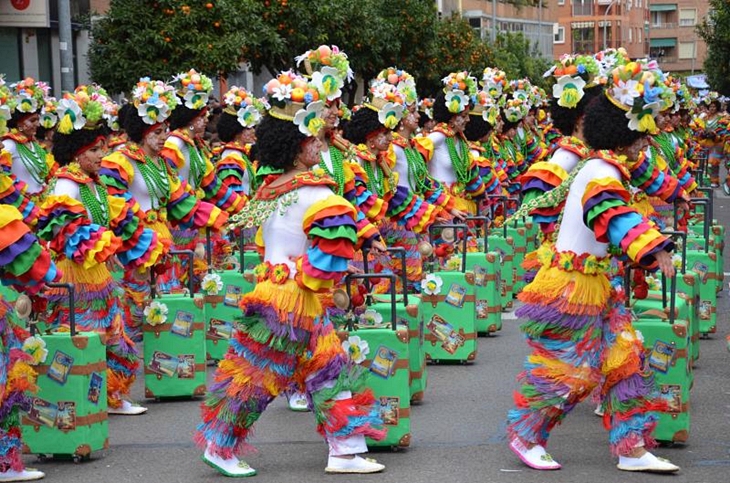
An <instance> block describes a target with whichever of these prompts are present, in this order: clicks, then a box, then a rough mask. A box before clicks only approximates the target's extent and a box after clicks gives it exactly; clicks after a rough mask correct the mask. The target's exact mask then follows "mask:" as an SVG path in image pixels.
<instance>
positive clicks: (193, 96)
mask: <svg viewBox="0 0 730 483" xmlns="http://www.w3.org/2000/svg"><path fill="white" fill-rule="evenodd" d="M172 83H173V84H174V85H175V88H176V90H177V95H178V96H180V97H181V98H182V100H183V103H184V104H185V107H187V108H188V109H194V110H196V111H199V110H201V109H204V108H205V107H206V105H207V104H208V97H209V96H210V93H211V92H212V91H213V82H212V81H211V80H210V78H209V77H208V76H206V75H203V74H199V73H198V72H197V71H196V70H195V69H190V70H189V71H187V72H183V73H181V74H178V75H176V76H175V78H174V79H173V80H172Z"/></svg>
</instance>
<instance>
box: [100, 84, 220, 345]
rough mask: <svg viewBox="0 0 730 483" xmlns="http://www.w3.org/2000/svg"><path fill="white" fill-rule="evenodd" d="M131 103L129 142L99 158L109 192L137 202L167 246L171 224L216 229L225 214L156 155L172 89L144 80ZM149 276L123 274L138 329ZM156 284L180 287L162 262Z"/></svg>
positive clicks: (172, 288)
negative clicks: (200, 197) (196, 195)
mask: <svg viewBox="0 0 730 483" xmlns="http://www.w3.org/2000/svg"><path fill="white" fill-rule="evenodd" d="M132 105H133V109H134V110H133V111H132V112H131V113H129V115H128V116H127V117H126V118H125V126H124V130H125V132H126V133H127V137H128V140H127V143H126V144H125V146H124V147H123V148H121V149H119V150H117V151H115V152H114V153H112V154H110V155H108V156H106V157H105V158H104V159H103V160H102V164H101V171H100V174H101V179H102V180H103V182H104V183H105V184H106V185H107V186H108V189H109V192H110V193H111V194H113V195H115V196H120V197H123V198H130V199H131V200H132V201H133V202H135V203H137V204H138V205H139V207H140V209H141V218H142V222H143V223H144V226H145V227H147V228H149V229H151V230H153V231H155V232H156V233H157V236H158V238H159V239H160V240H161V241H162V242H163V243H164V244H165V245H167V246H171V245H172V243H173V240H172V234H171V233H170V229H171V227H173V226H179V227H181V228H183V229H195V230H199V229H201V228H210V229H211V230H213V231H214V232H215V231H219V230H220V229H221V227H222V226H223V224H224V223H225V222H226V221H227V220H228V215H227V214H226V213H224V212H221V210H220V209H219V208H217V207H215V206H214V205H212V204H210V203H207V202H205V201H200V200H198V199H197V198H195V196H194V195H193V194H192V193H191V190H190V189H187V183H186V182H183V181H181V180H180V179H179V178H178V177H177V176H176V175H175V174H174V173H173V172H172V170H171V169H170V168H169V167H168V166H167V164H166V163H165V160H164V159H162V158H161V157H160V151H161V150H162V147H163V145H164V143H165V139H166V138H167V123H166V121H167V119H168V118H169V116H170V113H171V112H172V111H173V110H174V109H176V108H177V107H178V100H177V97H176V95H175V91H174V88H173V87H172V86H169V85H167V84H165V83H164V82H162V81H153V80H150V79H149V78H147V77H145V78H142V79H140V80H139V82H138V83H137V85H136V86H134V88H133V89H132ZM167 268H169V267H167ZM149 280H150V279H149V276H148V273H147V272H145V271H139V270H136V271H132V270H127V271H125V274H124V279H123V282H122V284H123V286H124V290H125V293H126V295H127V300H128V301H129V303H130V304H131V305H132V318H131V320H132V326H133V328H134V329H135V331H136V332H139V330H138V327H139V325H140V324H141V323H142V322H143V320H144V317H143V310H144V308H145V307H146V306H147V304H148V302H149V296H150V286H149ZM157 285H158V287H157V290H158V291H159V292H171V291H175V290H177V289H180V288H182V284H181V282H180V280H179V279H178V278H176V276H175V274H173V273H171V271H170V270H167V269H165V265H161V266H160V269H159V270H158V276H157ZM138 335H140V336H141V334H138Z"/></svg>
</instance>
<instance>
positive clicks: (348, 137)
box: [0, 45, 730, 481]
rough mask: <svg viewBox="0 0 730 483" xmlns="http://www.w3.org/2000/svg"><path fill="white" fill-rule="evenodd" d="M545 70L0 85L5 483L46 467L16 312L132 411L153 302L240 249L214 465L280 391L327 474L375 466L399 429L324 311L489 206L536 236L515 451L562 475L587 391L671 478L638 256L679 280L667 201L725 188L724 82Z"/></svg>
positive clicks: (0, 392)
mask: <svg viewBox="0 0 730 483" xmlns="http://www.w3.org/2000/svg"><path fill="white" fill-rule="evenodd" d="M355 67H356V66H355ZM446 74H447V75H446ZM545 76H546V77H548V78H550V81H551V83H552V88H551V90H549V91H548V92H546V91H544V90H543V89H541V88H539V87H537V86H536V85H534V84H533V83H531V82H530V80H529V79H509V78H507V76H506V75H505V73H504V72H503V71H501V70H499V69H498V68H495V67H486V68H485V69H484V70H483V71H482V72H466V71H464V72H452V73H445V77H444V78H443V88H442V89H441V90H440V91H438V92H437V93H436V95H435V97H433V98H423V97H419V95H418V93H417V91H416V82H415V79H414V78H413V77H412V76H411V75H410V74H408V73H407V72H406V71H404V70H401V69H399V68H398V67H395V66H393V67H387V68H384V69H383V70H382V71H381V72H380V73H379V74H378V75H377V77H376V78H375V79H372V80H371V81H370V82H369V88H368V90H367V93H366V95H365V96H364V98H363V100H362V103H361V104H359V105H357V106H355V107H354V108H352V110H350V109H348V107H347V106H346V105H345V103H344V102H343V99H342V95H343V90H344V89H345V86H346V85H347V84H348V82H350V81H351V80H352V79H353V78H354V73H353V70H352V69H351V67H350V64H349V62H348V59H347V55H346V54H345V53H344V52H342V51H340V50H339V49H337V48H336V47H334V46H326V45H322V46H319V47H317V48H314V49H313V50H310V51H307V52H305V53H303V54H302V55H301V56H299V57H297V58H296V59H294V62H293V64H292V69H291V70H287V71H284V72H281V73H279V74H278V75H277V76H276V77H274V78H273V79H271V80H269V82H268V83H266V85H265V86H264V89H263V94H262V95H260V96H259V95H257V94H256V93H253V92H249V91H247V90H246V89H244V88H243V87H237V86H232V87H230V88H229V89H228V90H227V92H225V93H222V95H221V99H220V102H218V101H217V100H215V99H214V98H213V97H212V92H213V83H212V81H211V79H210V78H209V77H207V76H206V75H204V74H203V73H199V72H197V71H196V70H194V69H191V70H190V71H188V72H183V73H180V74H179V75H177V76H175V77H174V78H173V79H171V80H170V79H150V78H148V77H143V78H140V80H139V82H138V83H137V84H136V85H134V86H130V91H129V101H128V102H125V103H123V104H121V105H119V104H117V103H115V102H114V101H113V100H112V97H111V96H110V95H109V93H107V92H106V91H105V90H104V88H103V87H102V86H98V85H81V86H79V87H77V88H76V90H75V91H74V92H65V93H64V94H63V97H62V98H61V99H55V98H53V97H51V96H50V95H49V86H48V85H47V84H46V83H44V82H40V81H36V80H34V79H30V78H27V79H24V80H19V81H17V82H10V80H9V79H5V80H2V79H0V134H2V145H0V148H1V151H0V166H1V167H2V170H0V203H2V204H1V205H0V270H1V272H2V284H3V285H4V286H5V287H6V288H5V289H4V290H5V293H6V294H11V293H12V294H13V295H12V297H8V296H7V295H6V298H8V299H10V298H12V299H13V300H15V306H12V305H10V304H8V303H7V302H6V301H0V481H25V480H31V479H38V478H42V477H43V476H44V475H43V473H42V472H40V471H37V470H32V469H28V468H25V467H24V465H23V461H22V459H21V452H22V447H23V443H22V439H23V435H22V434H21V431H20V425H21V424H20V421H21V418H22V417H23V414H24V412H25V411H28V410H29V408H30V406H31V404H32V400H33V397H34V391H35V389H36V386H35V380H36V377H37V374H36V371H35V370H34V367H35V366H37V365H38V364H42V363H43V362H44V361H45V357H47V356H48V351H47V350H46V349H45V343H44V341H43V336H42V335H39V334H38V333H36V335H31V334H30V333H29V332H28V330H27V329H26V328H24V327H25V325H23V326H21V324H20V322H19V321H18V314H20V313H21V312H23V310H25V311H26V312H30V313H31V317H30V319H31V321H36V320H38V321H41V322H44V323H45V324H47V326H48V327H49V328H50V329H52V330H55V331H57V332H64V331H68V330H69V329H70V325H71V322H72V319H74V320H73V321H74V324H75V326H76V328H77V329H78V330H80V331H86V332H96V333H98V334H100V336H101V337H102V340H103V342H104V345H105V348H106V389H107V391H106V398H107V404H108V414H112V415H127V416H132V415H139V414H143V413H145V412H146V411H147V409H146V408H144V407H142V406H140V405H138V404H136V403H134V402H132V401H131V400H130V397H129V394H130V388H131V386H132V385H133V384H134V382H135V378H136V376H137V374H138V373H139V372H140V370H141V367H140V366H141V364H140V349H139V347H138V345H139V343H140V341H141V338H142V327H143V325H144V324H145V323H146V321H147V320H148V319H149V317H151V316H154V315H150V314H151V310H150V307H151V306H150V304H151V301H152V300H153V298H152V296H153V294H154V293H157V294H169V293H180V292H183V291H184V290H186V289H187V287H191V286H192V287H193V290H194V291H196V290H199V289H200V286H201V284H203V283H204V282H203V280H204V279H205V275H206V274H207V273H208V272H209V271H210V270H217V269H225V268H230V267H229V266H228V264H229V263H230V260H231V259H232V254H233V253H234V252H236V251H237V250H238V248H237V247H238V240H239V239H245V240H246V246H247V247H249V248H250V246H255V247H256V249H257V250H258V251H259V253H260V256H261V263H260V264H259V265H258V266H257V267H256V269H255V270H254V275H255V279H256V283H255V286H254V288H253V290H252V291H251V292H249V293H247V294H244V295H243V297H242V299H241V301H240V304H239V307H240V310H239V317H238V318H237V320H236V330H235V331H234V333H233V334H232V335H231V339H230V345H229V346H228V349H227V353H226V354H225V357H224V358H223V359H222V360H221V361H220V362H219V364H218V366H217V368H216V369H215V375H214V376H213V382H212V383H211V384H210V385H209V386H208V387H207V394H206V396H205V399H204V401H203V402H202V404H201V421H200V423H199V425H198V427H197V430H196V433H195V441H196V443H198V444H199V446H200V448H201V451H203V456H202V459H203V461H204V462H205V463H207V464H208V465H209V466H211V467H213V468H215V469H216V470H217V471H219V472H220V473H222V474H224V475H227V476H231V477H242V476H252V475H255V474H256V470H254V469H253V468H251V467H250V466H249V465H248V464H247V463H245V462H244V461H243V460H242V459H240V458H241V457H242V456H243V455H244V454H245V451H246V450H247V449H249V444H248V439H249V435H250V434H251V431H252V429H253V426H254V423H255V422H256V420H257V419H258V418H259V416H260V415H261V414H262V413H263V411H264V410H265V409H266V407H267V406H268V405H269V404H270V403H271V402H272V401H273V400H274V399H275V398H276V397H277V396H279V395H286V396H287V397H288V398H289V402H290V405H291V406H292V408H293V409H303V410H309V411H311V412H312V413H313V414H314V416H315V419H316V423H317V431H318V432H319V433H320V434H321V435H322V437H323V438H324V439H325V440H326V441H327V443H328V447H329V453H328V460H327V465H326V468H325V471H326V472H328V473H372V472H378V471H382V470H383V469H384V466H383V465H382V464H380V463H378V462H376V461H374V460H372V459H369V458H364V457H362V456H361V455H363V454H364V453H366V452H367V445H366V438H371V439H373V440H378V439H382V438H383V437H385V435H386V433H387V427H385V426H384V425H383V421H382V419H381V416H380V414H381V413H380V411H379V410H378V407H377V406H378V402H377V400H376V398H374V397H373V394H372V391H370V390H369V389H368V388H367V381H366V378H367V375H368V374H367V372H363V371H362V370H357V367H356V365H355V364H354V363H353V361H352V354H351V352H350V351H349V350H347V348H343V344H342V342H341V340H340V337H339V336H338V333H337V328H336V327H335V325H334V324H333V323H332V320H331V319H332V318H333V317H335V316H336V315H337V314H339V313H341V312H342V307H340V304H338V303H337V300H336V297H335V294H336V292H337V290H338V289H341V288H342V287H343V277H344V276H345V275H346V274H347V273H359V272H360V271H361V269H362V267H363V262H364V260H363V250H365V251H366V252H367V253H369V254H370V255H369V256H370V257H371V262H370V265H371V268H372V267H374V271H375V272H376V273H377V272H381V273H396V274H400V273H402V271H403V270H405V272H406V277H405V278H404V280H406V281H405V282H401V280H400V279H398V281H397V282H396V288H395V289H396V290H397V291H398V292H400V293H402V292H404V291H407V292H410V293H416V294H417V293H418V292H420V291H421V290H422V282H423V280H424V277H425V272H424V268H423V262H424V260H425V258H426V256H427V254H428V247H425V248H424V243H423V242H424V241H425V240H428V238H429V229H430V227H431V226H436V225H439V224H450V223H454V222H458V223H464V222H465V221H464V220H467V219H468V218H469V217H472V216H475V215H483V216H486V217H487V221H486V222H485V223H486V224H488V225H489V226H490V227H499V226H502V225H503V224H504V223H506V222H509V221H510V220H514V219H518V218H521V217H523V216H529V217H532V220H533V222H534V223H535V224H537V225H539V229H540V230H539V238H540V242H541V243H540V248H539V249H538V250H536V251H535V252H533V253H530V254H528V255H527V256H526V257H525V262H524V266H525V270H526V276H527V284H526V285H525V286H524V288H523V289H522V290H521V292H520V293H519V294H518V295H517V298H518V299H519V300H520V301H521V302H522V303H521V304H520V306H519V308H518V309H517V315H518V317H519V318H521V319H524V320H526V321H527V322H526V323H525V324H524V325H523V326H522V328H521V329H522V331H523V332H524V335H525V339H526V341H527V343H528V344H529V346H530V350H531V354H530V356H528V358H527V360H526V362H525V366H524V371H523V372H521V373H520V374H519V375H517V378H518V381H519V383H520V390H519V391H518V392H517V393H516V394H515V397H514V409H513V410H511V411H510V412H509V414H508V415H507V419H508V426H507V431H508V441H509V447H510V449H511V450H512V451H513V452H514V453H515V455H516V456H517V457H518V458H519V459H520V460H521V461H522V462H524V463H525V464H526V465H527V466H529V467H531V468H534V469H537V470H555V469H559V468H560V464H559V463H558V462H557V461H555V460H554V459H553V458H552V457H551V455H550V454H548V453H547V452H546V449H545V447H546V445H547V441H548V438H549V435H550V431H551V430H552V429H553V428H554V427H555V426H556V425H557V424H559V423H561V422H562V420H563V419H564V418H565V416H566V415H567V414H568V413H569V412H570V410H571V409H572V408H574V407H575V406H576V405H577V404H578V403H580V402H581V401H584V400H586V399H589V398H591V397H592V398H593V400H594V402H595V403H596V404H598V406H599V408H598V410H599V411H600V412H601V414H603V415H604V425H605V426H606V428H607V429H608V431H609V446H610V452H611V454H612V455H613V456H615V457H616V458H618V468H619V469H621V470H626V471H652V472H660V473H672V472H676V471H677V470H679V468H678V467H677V466H675V465H673V464H672V463H671V462H669V461H667V460H665V459H663V458H660V457H657V456H655V455H654V454H653V453H652V452H650V450H651V449H652V448H653V447H654V441H653V439H652V437H651V436H650V434H651V432H652V429H653V427H654V425H655V422H656V416H655V414H656V412H657V411H661V410H662V401H661V400H660V399H659V398H658V395H657V387H656V385H655V384H654V382H653V380H652V377H651V375H650V374H647V373H646V371H643V370H642V367H643V366H642V364H643V357H644V351H643V348H642V345H641V337H640V336H639V335H637V333H636V331H635V329H634V328H633V327H632V316H631V313H630V311H629V310H626V309H625V308H624V297H625V292H626V290H628V289H627V288H626V287H622V284H623V282H624V277H623V268H624V267H625V266H628V265H629V264H631V265H633V266H634V267H635V268H636V269H637V270H640V273H642V274H648V273H649V272H653V271H656V270H659V271H660V272H662V273H663V274H664V275H666V276H667V277H671V276H672V275H673V274H674V271H675V265H674V262H673V258H672V253H673V251H674V250H675V242H674V241H673V240H672V239H671V238H668V237H667V236H666V235H664V234H662V233H661V229H663V228H665V227H666V225H667V223H668V216H669V215H668V213H669V212H671V209H672V207H673V206H675V205H676V206H680V207H683V206H685V207H687V208H688V207H689V202H690V199H691V198H692V197H695V196H702V195H701V194H698V192H697V190H696V189H697V186H698V183H697V180H696V179H695V173H696V172H697V171H696V170H699V169H701V170H702V172H704V171H707V172H708V173H709V177H710V182H711V183H712V187H713V188H719V187H720V186H722V189H723V190H724V191H725V192H726V193H727V194H729V195H730V176H729V177H728V178H727V179H720V175H719V173H720V167H721V165H722V164H723V163H724V162H725V160H726V159H728V157H727V156H726V154H727V152H730V149H729V148H730V143H728V144H726V139H728V138H727V134H728V123H729V122H730V118H729V117H728V116H727V114H726V113H725V112H724V111H723V105H722V103H721V101H720V99H718V96H717V94H716V93H713V92H710V93H709V94H707V95H705V96H702V97H694V96H693V94H692V93H691V92H690V91H689V89H688V88H687V87H686V86H685V85H684V84H683V83H682V82H681V81H680V80H679V79H678V78H676V77H673V76H672V75H669V74H667V73H665V72H662V71H661V69H660V68H659V66H658V64H657V63H656V62H655V61H651V60H637V59H630V58H628V56H627V55H626V52H625V51H624V50H623V49H608V50H605V51H602V52H598V53H596V54H595V55H578V54H576V55H569V56H564V57H562V58H561V59H560V60H558V61H556V62H555V63H554V65H553V66H552V68H551V69H550V70H549V71H548V72H546V74H545ZM505 196H506V197H509V199H515V197H520V199H521V204H520V203H504V202H498V200H500V199H502V197H505ZM667 207H669V208H667ZM466 223H469V224H470V225H472V226H473V224H474V221H473V220H469V221H466ZM457 238H458V237H457ZM446 245H449V243H448V240H445V239H442V240H440V241H438V242H437V244H434V246H432V247H431V248H436V253H435V256H436V258H437V259H438V258H439V257H441V258H448V256H449V255H450V254H451V253H452V252H453V247H451V246H449V247H446V248H445V246H446ZM452 245H453V246H456V245H458V243H452ZM392 247H401V248H403V249H404V251H405V260H406V262H405V263H404V264H403V266H401V263H400V262H399V261H398V260H397V259H395V258H394V257H391V256H390V255H389V252H388V248H392ZM241 248H243V247H241ZM180 250H190V251H192V252H193V253H194V254H195V256H194V257H193V259H192V260H191V259H186V258H181V257H179V256H177V255H175V253H177V252H178V251H180ZM173 252H174V253H173ZM233 258H234V259H235V256H233ZM191 264H192V270H190V268H191V267H190V265H191ZM190 274H192V279H191V275H190ZM391 283H392V282H390V281H389V279H381V280H379V281H377V282H376V283H375V284H374V288H373V289H372V290H374V291H379V292H385V291H387V290H389V289H390V286H389V285H390V284H391ZM64 284H72V285H73V287H74V291H75V303H74V304H73V305H72V304H69V301H68V293H67V289H66V288H65V285H64ZM21 302H22V303H21ZM21 306H22V308H21ZM71 311H73V312H74V313H73V314H71ZM25 315H26V316H27V314H25ZM72 315H73V317H72ZM30 325H32V324H30ZM34 332H37V331H34ZM102 397H103V395H102Z"/></svg>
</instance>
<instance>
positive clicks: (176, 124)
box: [170, 104, 203, 131]
mask: <svg viewBox="0 0 730 483" xmlns="http://www.w3.org/2000/svg"><path fill="white" fill-rule="evenodd" d="M201 114H203V111H202V110H201V109H190V108H189V107H186V106H185V104H180V105H178V106H177V107H175V109H174V110H173V111H172V114H170V130H171V131H174V130H175V129H180V128H181V127H185V126H188V125H190V123H191V122H193V119H195V118H196V117H198V116H199V115H201Z"/></svg>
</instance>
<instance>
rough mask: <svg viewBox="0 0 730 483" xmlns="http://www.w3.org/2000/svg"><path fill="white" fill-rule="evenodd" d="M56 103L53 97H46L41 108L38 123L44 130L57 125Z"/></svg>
mask: <svg viewBox="0 0 730 483" xmlns="http://www.w3.org/2000/svg"><path fill="white" fill-rule="evenodd" d="M57 109H58V101H57V100H56V98H55V97H46V99H45V102H44V104H43V107H42V108H41V116H40V123H41V127H43V128H44V129H53V128H54V126H55V125H56V123H58V115H57V114H56V110H57Z"/></svg>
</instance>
